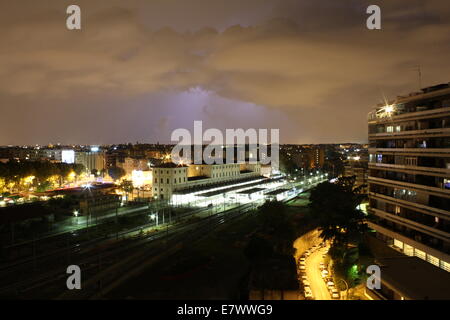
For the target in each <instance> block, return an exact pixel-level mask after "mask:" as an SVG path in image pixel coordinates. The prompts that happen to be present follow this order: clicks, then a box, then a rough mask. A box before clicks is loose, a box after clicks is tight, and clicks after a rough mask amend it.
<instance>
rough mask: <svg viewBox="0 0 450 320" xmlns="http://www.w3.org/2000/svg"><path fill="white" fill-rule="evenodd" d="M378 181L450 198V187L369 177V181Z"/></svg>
mask: <svg viewBox="0 0 450 320" xmlns="http://www.w3.org/2000/svg"><path fill="white" fill-rule="evenodd" d="M371 182H372V183H377V184H380V185H383V186H389V187H393V188H399V189H408V190H411V191H416V192H421V193H425V194H429V195H437V196H440V197H444V198H450V189H444V188H437V187H432V186H427V185H421V184H417V183H411V182H404V181H397V180H391V179H383V178H376V177H369V183H371Z"/></svg>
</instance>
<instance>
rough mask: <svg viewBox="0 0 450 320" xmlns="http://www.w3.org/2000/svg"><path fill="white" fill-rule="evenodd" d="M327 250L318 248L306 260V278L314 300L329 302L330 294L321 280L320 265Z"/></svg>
mask: <svg viewBox="0 0 450 320" xmlns="http://www.w3.org/2000/svg"><path fill="white" fill-rule="evenodd" d="M326 249H327V248H320V249H319V250H316V251H314V252H313V253H311V255H310V256H309V257H308V258H306V261H305V266H306V276H307V277H308V281H309V283H310V287H311V291H312V294H313V296H314V299H315V300H331V296H330V292H329V291H328V288H327V286H326V284H325V281H324V280H323V278H322V274H321V271H320V268H319V267H320V263H321V262H322V261H323V258H322V255H323V254H324V253H325V252H326Z"/></svg>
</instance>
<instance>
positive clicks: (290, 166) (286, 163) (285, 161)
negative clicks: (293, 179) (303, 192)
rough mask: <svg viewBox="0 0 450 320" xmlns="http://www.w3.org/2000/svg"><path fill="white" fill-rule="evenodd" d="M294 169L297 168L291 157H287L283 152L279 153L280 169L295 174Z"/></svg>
mask: <svg viewBox="0 0 450 320" xmlns="http://www.w3.org/2000/svg"><path fill="white" fill-rule="evenodd" d="M295 170H298V167H297V165H296V164H295V162H294V160H292V158H290V157H288V156H287V155H285V154H281V155H280V171H281V172H283V173H285V174H288V175H292V174H295Z"/></svg>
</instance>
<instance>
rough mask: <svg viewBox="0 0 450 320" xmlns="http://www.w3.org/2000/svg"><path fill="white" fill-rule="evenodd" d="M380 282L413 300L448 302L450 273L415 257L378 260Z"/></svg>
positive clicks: (449, 297)
mask: <svg viewBox="0 0 450 320" xmlns="http://www.w3.org/2000/svg"><path fill="white" fill-rule="evenodd" d="M377 262H378V263H379V264H380V266H381V279H382V282H386V283H387V284H390V285H392V286H393V287H395V288H396V290H397V291H399V292H400V293H401V294H402V295H403V296H405V297H407V298H408V299H413V300H428V299H430V300H450V291H449V288H450V272H447V271H445V270H442V269H441V268H438V267H436V266H434V265H432V264H431V263H428V262H425V261H423V260H421V259H419V258H417V257H409V256H398V257H389V258H379V259H377Z"/></svg>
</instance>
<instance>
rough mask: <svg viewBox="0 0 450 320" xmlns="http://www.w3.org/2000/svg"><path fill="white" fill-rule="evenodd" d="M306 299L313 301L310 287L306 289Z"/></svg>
mask: <svg viewBox="0 0 450 320" xmlns="http://www.w3.org/2000/svg"><path fill="white" fill-rule="evenodd" d="M305 298H306V299H313V294H312V291H311V288H310V287H305Z"/></svg>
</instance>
